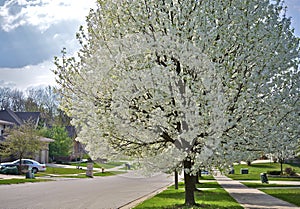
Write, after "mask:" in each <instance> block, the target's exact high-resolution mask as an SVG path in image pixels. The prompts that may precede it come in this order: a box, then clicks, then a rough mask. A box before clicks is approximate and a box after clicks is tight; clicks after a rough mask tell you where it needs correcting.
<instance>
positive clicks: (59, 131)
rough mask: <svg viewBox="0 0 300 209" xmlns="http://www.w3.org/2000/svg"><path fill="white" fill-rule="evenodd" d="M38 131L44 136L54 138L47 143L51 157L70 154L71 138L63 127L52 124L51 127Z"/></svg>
mask: <svg viewBox="0 0 300 209" xmlns="http://www.w3.org/2000/svg"><path fill="white" fill-rule="evenodd" d="M40 133H41V134H42V135H43V136H44V137H47V138H51V139H54V140H55V141H54V142H52V143H50V144H49V156H50V157H51V158H52V159H55V158H57V157H61V156H69V155H70V154H71V152H72V146H73V140H72V139H71V138H70V137H69V136H68V132H67V131H66V129H65V127H61V126H53V127H51V128H44V129H42V130H40Z"/></svg>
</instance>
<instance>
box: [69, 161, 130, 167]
mask: <svg viewBox="0 0 300 209" xmlns="http://www.w3.org/2000/svg"><path fill="white" fill-rule="evenodd" d="M86 164H87V163H76V162H74V163H71V165H73V166H80V167H86ZM121 165H124V162H108V163H94V168H105V169H109V168H114V167H117V166H121ZM124 167H125V166H124Z"/></svg>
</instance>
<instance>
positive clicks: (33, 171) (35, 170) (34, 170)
mask: <svg viewBox="0 0 300 209" xmlns="http://www.w3.org/2000/svg"><path fill="white" fill-rule="evenodd" d="M31 171H32V173H37V172H38V171H39V170H38V169H37V168H32V169H31Z"/></svg>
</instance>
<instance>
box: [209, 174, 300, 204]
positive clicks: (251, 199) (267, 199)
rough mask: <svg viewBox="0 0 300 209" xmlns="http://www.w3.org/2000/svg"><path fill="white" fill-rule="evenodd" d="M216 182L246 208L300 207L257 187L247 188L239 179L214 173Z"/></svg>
mask: <svg viewBox="0 0 300 209" xmlns="http://www.w3.org/2000/svg"><path fill="white" fill-rule="evenodd" d="M214 178H215V179H216V180H217V182H218V183H219V184H220V185H221V186H222V187H223V188H224V189H225V190H226V191H227V192H228V193H229V194H230V195H231V196H232V197H233V198H234V199H235V200H236V201H237V202H239V203H240V204H241V206H242V207H244V208H246V209H248V208H249V209H254V208H255V209H258V208H268V209H300V207H297V206H295V205H293V204H291V203H288V202H285V201H283V200H280V199H278V198H275V197H273V196H271V195H268V194H266V193H264V192H262V191H260V190H258V189H254V188H249V187H246V186H245V185H243V184H242V183H240V182H239V181H235V180H232V179H230V178H228V177H226V176H223V175H220V174H219V175H216V176H214Z"/></svg>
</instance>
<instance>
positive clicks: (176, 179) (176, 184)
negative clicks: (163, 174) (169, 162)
mask: <svg viewBox="0 0 300 209" xmlns="http://www.w3.org/2000/svg"><path fill="white" fill-rule="evenodd" d="M174 175H175V189H178V172H177V171H176V170H175V172H174Z"/></svg>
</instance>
